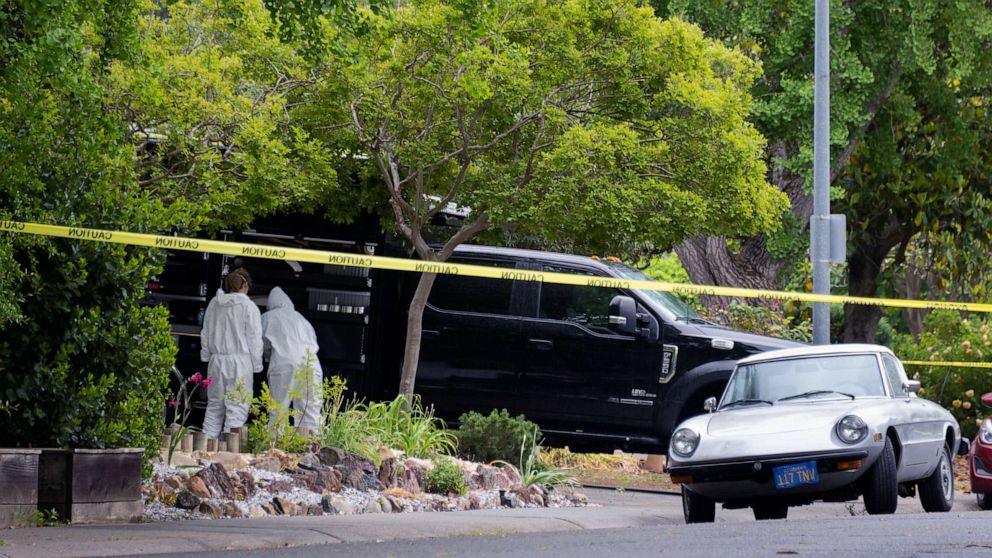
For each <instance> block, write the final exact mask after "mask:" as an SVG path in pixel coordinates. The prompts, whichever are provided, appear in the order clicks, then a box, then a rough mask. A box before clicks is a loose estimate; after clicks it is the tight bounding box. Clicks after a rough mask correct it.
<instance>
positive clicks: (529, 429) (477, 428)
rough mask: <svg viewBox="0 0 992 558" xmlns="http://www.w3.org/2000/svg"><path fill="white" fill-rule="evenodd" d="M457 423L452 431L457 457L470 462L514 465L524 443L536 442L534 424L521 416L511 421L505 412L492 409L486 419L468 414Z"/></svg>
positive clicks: (476, 414) (474, 413) (538, 431)
mask: <svg viewBox="0 0 992 558" xmlns="http://www.w3.org/2000/svg"><path fill="white" fill-rule="evenodd" d="M458 420H459V422H460V423H461V425H460V426H459V427H458V431H457V432H456V435H457V437H458V448H459V454H460V455H462V456H463V457H465V458H466V459H470V460H473V461H482V462H486V463H488V462H490V461H495V460H501V461H507V462H516V461H517V460H518V459H519V457H520V444H521V443H522V442H523V441H524V440H526V439H527V438H528V437H531V438H534V439H540V434H541V433H540V430H539V429H538V427H537V425H536V424H534V423H533V422H531V421H529V420H527V419H526V418H524V416H523V415H519V416H517V417H516V418H511V417H510V413H509V412H508V411H507V410H506V409H502V410H499V411H497V410H496V409H493V410H492V412H491V413H489V416H483V415H481V414H479V413H476V412H475V411H472V412H469V413H465V414H463V415H462V416H461V417H459V419H458Z"/></svg>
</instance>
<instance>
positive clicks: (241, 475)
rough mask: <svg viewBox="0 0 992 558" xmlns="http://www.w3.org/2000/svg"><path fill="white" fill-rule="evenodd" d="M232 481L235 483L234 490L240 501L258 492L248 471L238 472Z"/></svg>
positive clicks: (253, 478)
mask: <svg viewBox="0 0 992 558" xmlns="http://www.w3.org/2000/svg"><path fill="white" fill-rule="evenodd" d="M234 480H235V481H236V483H235V487H234V488H235V491H236V492H237V494H238V496H240V498H239V499H240V500H247V499H248V498H251V497H252V496H254V495H255V493H256V492H258V487H257V486H256V485H255V477H254V476H252V474H251V473H249V472H248V471H238V473H237V475H235V477H234Z"/></svg>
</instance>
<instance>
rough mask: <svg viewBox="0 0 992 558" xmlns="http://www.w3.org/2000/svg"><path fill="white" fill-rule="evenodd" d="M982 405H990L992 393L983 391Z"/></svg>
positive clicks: (991, 403) (991, 405) (991, 404)
mask: <svg viewBox="0 0 992 558" xmlns="http://www.w3.org/2000/svg"><path fill="white" fill-rule="evenodd" d="M982 405H985V406H986V407H992V393H985V394H983V395H982Z"/></svg>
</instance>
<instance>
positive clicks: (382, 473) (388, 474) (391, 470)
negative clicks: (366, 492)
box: [379, 457, 396, 488]
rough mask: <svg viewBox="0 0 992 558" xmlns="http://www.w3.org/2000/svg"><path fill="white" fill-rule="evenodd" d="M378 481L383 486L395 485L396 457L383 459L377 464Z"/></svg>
mask: <svg viewBox="0 0 992 558" xmlns="http://www.w3.org/2000/svg"><path fill="white" fill-rule="evenodd" d="M379 482H380V483H382V485H383V487H385V488H390V487H393V486H396V458H395V457H390V458H388V459H383V460H382V464H381V465H379Z"/></svg>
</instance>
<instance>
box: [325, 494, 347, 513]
mask: <svg viewBox="0 0 992 558" xmlns="http://www.w3.org/2000/svg"><path fill="white" fill-rule="evenodd" d="M320 507H321V508H322V509H323V510H324V511H325V512H327V513H334V514H340V515H350V514H353V513H355V506H354V505H352V503H351V502H349V501H348V500H347V499H345V497H344V496H341V495H340V494H328V495H326V496H324V497H323V498H322V499H321V500H320Z"/></svg>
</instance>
